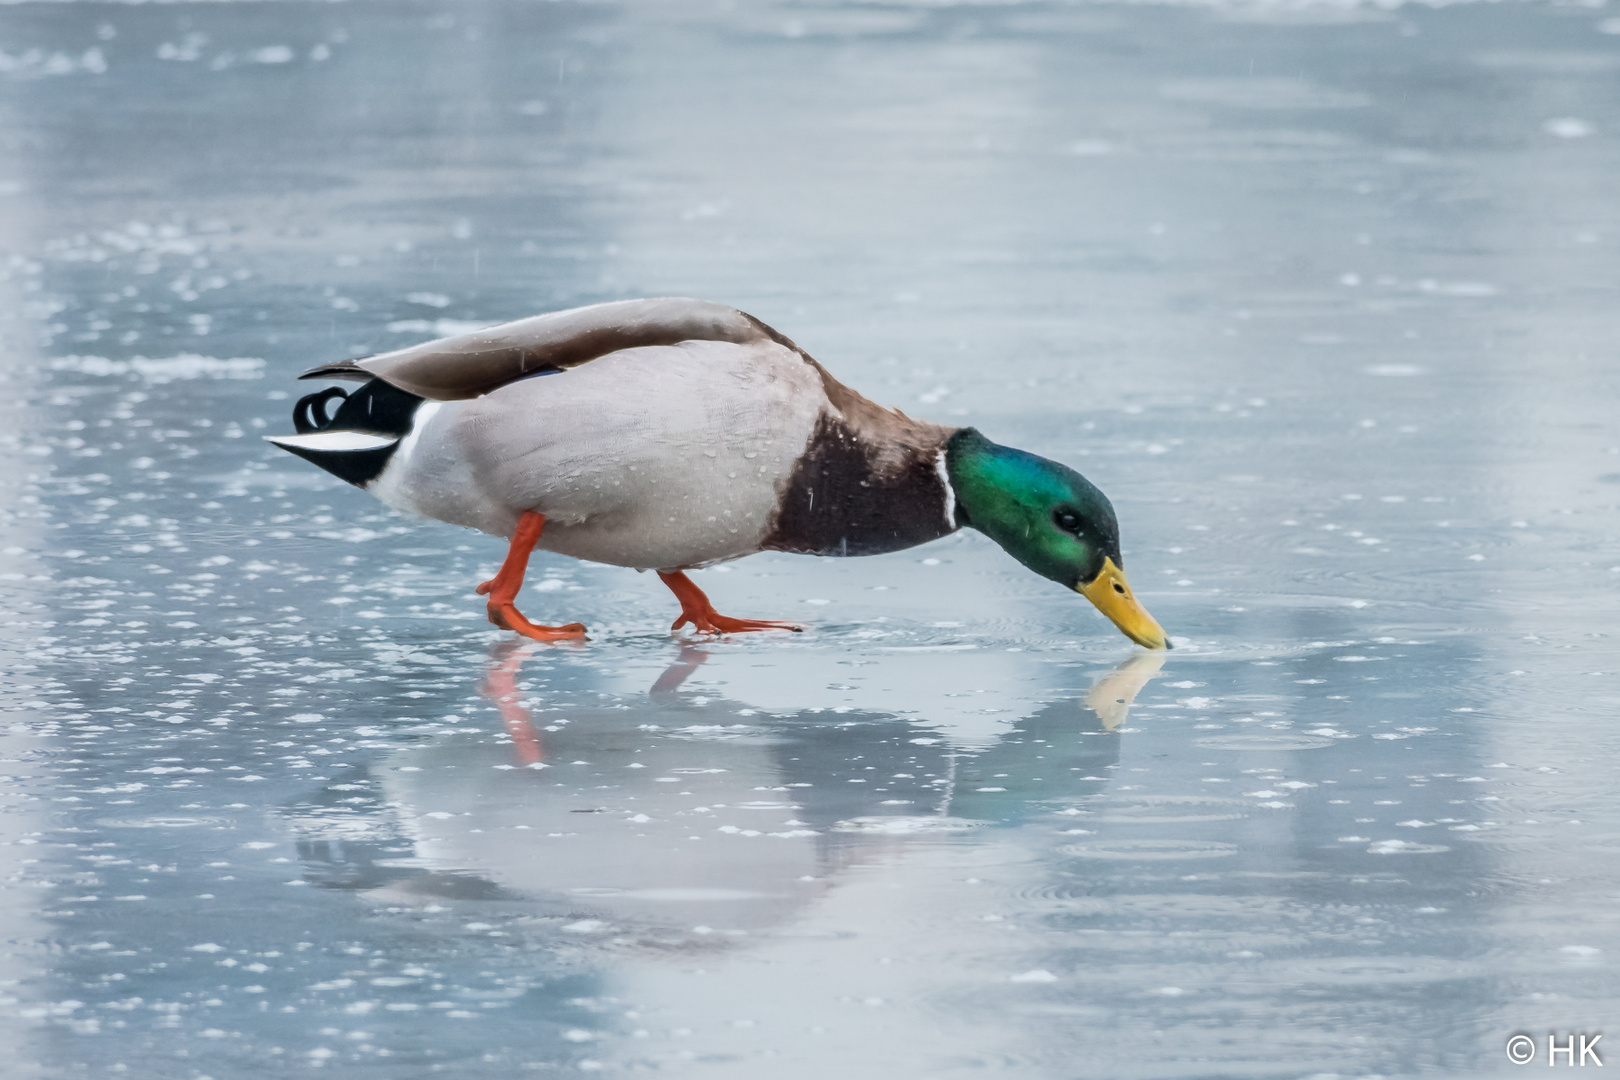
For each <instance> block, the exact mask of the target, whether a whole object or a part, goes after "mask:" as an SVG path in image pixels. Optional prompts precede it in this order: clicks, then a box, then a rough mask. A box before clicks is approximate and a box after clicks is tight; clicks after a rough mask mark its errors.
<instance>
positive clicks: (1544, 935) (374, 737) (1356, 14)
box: [0, 0, 1620, 1080]
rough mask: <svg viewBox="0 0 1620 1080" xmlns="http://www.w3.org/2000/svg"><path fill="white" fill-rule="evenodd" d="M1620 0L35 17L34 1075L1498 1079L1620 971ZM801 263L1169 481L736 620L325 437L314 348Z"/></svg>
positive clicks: (747, 575)
mask: <svg viewBox="0 0 1620 1080" xmlns="http://www.w3.org/2000/svg"><path fill="white" fill-rule="evenodd" d="M1617 27H1620V24H1617V23H1616V20H1615V19H1614V18H1613V17H1612V16H1609V15H1607V14H1605V13H1604V12H1603V11H1602V10H1600V9H1598V8H1593V7H1585V6H1581V5H1564V6H1551V5H1546V6H1542V5H1508V4H1489V5H1486V4H1459V5H1446V4H1438V3H1436V4H1426V3H1424V4H1401V3H1397V2H1394V0H1390V2H1375V3H1359V2H1355V0H1344V2H1342V3H1340V2H1334V0H1326V2H1310V0H1298V2H1295V0H1277V2H1261V0H1254V2H1249V0H1242V2H1239V0H1211V2H1209V3H1188V4H1149V3H1144V4H1127V3H1121V4H1091V5H1085V4H1063V5H1059V4H1030V3H1026V4H932V3H929V4H890V5H887V6H885V7H882V8H881V9H880V8H878V7H874V6H871V5H864V4H840V3H836V2H833V3H826V4H820V5H809V4H793V5H772V4H766V5H763V6H760V5H752V6H750V5H743V6H740V7H738V8H736V9H734V10H733V9H729V8H723V7H716V6H714V5H706V6H687V5H684V4H680V3H676V4H662V5H657V6H656V7H654V6H648V5H642V4H639V3H629V4H622V5H596V4H570V3H555V4H544V5H539V4H529V3H520V2H515V0H514V2H510V3H508V2H495V3H490V4H481V5H460V6H455V5H451V6H447V7H444V8H443V10H437V9H436V10H433V11H429V10H427V9H426V8H422V7H420V6H416V5H409V4H365V5H359V4H304V3H285V4H248V3H241V4H232V3H223V4H173V5H171V4H130V5H125V4H86V3H62V4H43V3H42V4H0V145H3V146H4V147H5V153H4V164H3V165H0V195H3V198H0V380H4V384H3V387H0V390H3V393H0V610H3V611H4V612H5V614H4V615H3V616H0V670H3V672H4V677H3V678H0V710H3V712H0V939H3V940H4V942H5V945H4V947H3V948H0V1031H3V1034H4V1036H5V1038H6V1040H7V1051H8V1054H9V1057H8V1060H7V1061H6V1064H5V1066H4V1068H3V1069H0V1072H4V1073H5V1077H6V1080H11V1078H12V1077H13V1076H15V1077H18V1078H27V1077H49V1078H55V1077H66V1076H80V1075H83V1076H104V1075H107V1076H130V1077H141V1078H146V1077H160V1076H161V1077H168V1076H175V1077H183V1078H185V1080H197V1078H200V1077H212V1078H213V1080H227V1078H229V1080H235V1078H236V1077H246V1076H268V1077H282V1076H287V1077H291V1076H304V1075H308V1074H309V1073H310V1072H311V1070H313V1069H316V1068H318V1069H320V1070H321V1075H324V1076H333V1077H351V1076H352V1077H360V1076H386V1077H389V1078H390V1080H392V1078H394V1077H401V1078H414V1077H425V1076H430V1075H439V1074H441V1073H443V1074H445V1075H455V1076H458V1077H469V1078H472V1080H510V1078H511V1077H514V1076H521V1075H528V1074H529V1073H531V1072H533V1073H542V1072H549V1071H556V1070H565V1071H570V1072H572V1071H584V1072H603V1073H607V1074H619V1073H630V1072H637V1071H651V1070H660V1071H665V1072H669V1073H672V1074H679V1075H687V1076H694V1077H703V1078H705V1080H707V1078H709V1077H716V1078H718V1077H729V1076H736V1077H740V1078H747V1080H755V1078H757V1077H760V1076H771V1077H785V1078H790V1080H791V1078H797V1077H806V1078H810V1077H814V1078H817V1080H819V1078H822V1077H825V1076H828V1075H839V1074H843V1075H848V1076H851V1077H867V1076H881V1077H885V1078H890V1077H892V1078H896V1080H908V1078H916V1080H923V1078H933V1077H939V1078H944V1077H956V1076H967V1075H976V1076H977V1075H984V1074H986V1073H987V1072H996V1073H1000V1074H1004V1075H1012V1076H1019V1077H1073V1076H1088V1077H1090V1076H1095V1077H1107V1078H1110V1080H1112V1078H1122V1077H1133V1076H1143V1077H1161V1078H1177V1077H1185V1078H1197V1077H1211V1078H1213V1077H1271V1076H1276V1077H1294V1076H1313V1075H1314V1076H1330V1075H1336V1076H1344V1077H1349V1076H1373V1075H1378V1076H1389V1077H1395V1076H1403V1077H1404V1076H1419V1075H1421V1076H1457V1077H1470V1078H1472V1077H1477V1076H1485V1075H1494V1074H1496V1073H1498V1072H1499V1071H1500V1070H1501V1068H1502V1066H1501V1061H1502V1049H1503V1046H1504V1044H1505V1042H1506V1039H1507V1038H1508V1037H1509V1036H1510V1035H1511V1034H1513V1033H1515V1032H1520V1031H1534V1032H1538V1033H1539V1032H1541V1031H1544V1030H1545V1031H1553V1032H1558V1033H1561V1034H1562V1033H1568V1032H1571V1031H1577V1030H1578V1031H1588V1032H1591V1031H1599V1030H1602V1027H1603V1025H1604V1024H1605V1023H1606V1022H1608V1021H1609V1020H1610V1019H1612V1017H1613V1016H1614V1015H1616V1012H1617V1006H1620V984H1617V981H1616V975H1615V971H1614V964H1613V957H1615V956H1616V955H1617V953H1620V941H1617V940H1616V930H1615V922H1614V919H1613V917H1612V912H1613V902H1614V901H1613V898H1614V895H1615V894H1616V891H1617V889H1620V880H1617V871H1616V869H1615V868H1616V866H1617V865H1620V813H1617V810H1620V806H1617V803H1620V793H1617V789H1616V785H1615V783H1614V767H1613V764H1612V763H1613V762H1614V761H1615V760H1616V758H1617V750H1620V746H1617V742H1616V740H1617V736H1616V733H1615V730H1614V725H1613V723H1612V720H1613V716H1614V713H1615V710H1616V707H1617V706H1620V660H1617V658H1616V654H1615V648H1614V644H1613V641H1614V639H1613V634H1614V628H1615V626H1616V625H1617V621H1620V620H1617V618H1616V616H1617V614H1620V612H1617V607H1620V602H1617V600H1620V593H1617V592H1616V590H1617V588H1620V566H1617V565H1616V563H1617V562H1620V559H1617V557H1616V556H1615V554H1614V537H1615V536H1616V535H1617V534H1620V521H1617V513H1620V499H1617V497H1616V496H1617V493H1620V435H1617V434H1616V429H1615V425H1614V417H1615V416H1616V415H1617V408H1616V406H1617V402H1616V396H1617V393H1620V380H1617V378H1616V367H1615V356H1614V339H1615V334H1614V312H1615V310H1616V302H1615V301H1616V298H1615V296H1614V285H1613V283H1614V282H1615V281H1616V280H1620V265H1617V260H1616V255H1615V242H1616V240H1617V238H1620V221H1617V220H1616V209H1615V201H1614V198H1613V187H1614V183H1613V178H1614V177H1615V176H1616V175H1620V167H1617V166H1620V161H1616V155H1617V143H1616V142H1615V129H1614V124H1613V119H1612V118H1613V117H1614V116H1615V115H1617V113H1620V110H1617V108H1616V106H1617V104H1620V102H1617V101H1616V83H1615V81H1614V78H1613V74H1614V72H1615V71H1616V70H1617V69H1620V51H1617V50H1620V29H1617ZM638 295H694V296H702V297H708V298H712V299H715V300H720V301H725V302H728V303H733V304H736V305H738V306H740V307H743V308H745V309H747V310H749V311H752V312H754V313H755V314H757V315H759V316H760V317H761V318H764V319H766V320H767V321H768V322H770V323H772V324H773V325H775V326H777V327H778V328H779V329H781V330H782V331H783V332H784V333H787V334H789V335H791V336H792V337H793V338H794V339H795V340H796V341H798V342H799V343H800V344H802V345H804V346H805V347H806V348H807V349H809V350H810V351H811V352H812V353H814V354H815V355H816V356H818V357H819V358H820V359H821V360H822V361H824V362H825V363H826V364H827V365H828V366H829V367H830V368H831V369H832V370H833V371H834V372H835V373H836V374H837V375H839V376H840V377H841V378H843V379H845V380H847V381H848V382H850V383H851V384H852V385H854V386H856V387H858V388H860V389H862V390H864V391H866V392H867V393H869V394H870V395H872V396H873V397H875V398H877V399H878V400H881V401H885V402H889V403H893V404H896V405H899V406H900V407H903V408H905V409H907V410H908V411H913V412H915V413H917V414H919V415H924V416H929V417H931V418H935V419H938V420H942V421H946V422H950V423H956V424H972V425H975V426H978V427H979V428H981V429H982V430H983V431H984V432H985V433H986V434H988V435H990V436H991V437H993V438H996V439H998V440H1000V441H1003V442H1007V443H1011V444H1014V445H1018V446H1022V447H1026V448H1028V449H1031V450H1034V451H1037V452H1040V453H1044V454H1047V455H1049V456H1052V457H1056V458H1060V459H1062V460H1065V461H1067V462H1069V463H1071V464H1073V465H1074V466H1076V467H1077V468H1079V469H1081V470H1082V471H1084V472H1085V473H1086V474H1087V475H1088V476H1089V477H1091V479H1093V480H1094V481H1096V482H1097V483H1098V484H1099V486H1101V487H1102V488H1103V489H1104V490H1105V491H1106V492H1108V494H1109V495H1110V497H1111V498H1112V500H1113V502H1114V504H1115V506H1116V507H1117V509H1118V511H1119V515H1120V519H1121V522H1122V529H1123V534H1124V544H1125V552H1124V555H1125V560H1126V563H1127V565H1128V567H1129V569H1130V573H1131V578H1132V582H1133V584H1134V587H1135V589H1136V591H1137V592H1138V594H1139V595H1141V596H1142V597H1143V598H1144V601H1145V603H1146V604H1147V606H1148V607H1149V608H1150V609H1151V610H1152V611H1153V613H1154V615H1155V616H1156V617H1157V618H1158V619H1159V620H1160V621H1161V622H1162V623H1163V624H1164V626H1165V627H1166V629H1167V630H1169V631H1170V633H1171V634H1172V635H1173V637H1174V639H1175V641H1176V645H1177V648H1176V649H1175V650H1174V651H1173V652H1170V653H1168V654H1146V653H1143V652H1141V651H1139V650H1134V649H1133V648H1132V647H1131V646H1130V645H1129V643H1128V642H1126V641H1125V640H1124V639H1123V638H1121V637H1120V636H1119V635H1118V634H1117V633H1116V632H1115V631H1114V630H1113V629H1112V627H1110V626H1109V625H1108V624H1107V623H1105V622H1104V621H1102V619H1101V618H1100V616H1098V615H1096V613H1095V612H1093V611H1092V610H1091V609H1090V608H1089V606H1088V605H1086V604H1085V603H1084V601H1083V600H1081V599H1079V598H1077V597H1075V596H1074V595H1072V594H1071V593H1068V592H1066V591H1065V590H1063V589H1060V588H1058V587H1056V586H1054V585H1052V584H1051V583H1049V582H1046V581H1044V580H1042V579H1039V578H1036V577H1034V576H1033V575H1030V574H1028V573H1027V572H1025V571H1024V570H1022V569H1021V568H1020V567H1018V566H1017V565H1016V564H1014V563H1013V562H1011V560H1009V559H1008V558H1007V557H1006V556H1005V555H1004V554H1002V553H1001V552H1000V551H999V550H998V549H996V548H995V547H994V545H992V544H990V543H989V542H988V541H986V540H985V539H984V538H982V537H980V536H977V535H975V534H972V533H962V534H958V535H955V536H952V537H949V538H947V539H945V540H942V541H939V542H937V543H935V544H934V545H931V546H930V547H928V548H926V549H919V550H915V551H909V552H901V553H898V554H895V555H892V556H885V557H880V558H873V559H852V560H817V559H803V558H794V557H788V556H761V557H756V558H754V559H750V560H747V561H744V562H740V563H737V564H734V565H732V566H729V567H720V568H715V569H714V570H710V571H705V572H703V573H702V574H701V575H700V576H699V580H700V581H701V583H702V585H703V587H704V588H705V589H706V590H708V591H709V592H710V594H711V595H712V596H713V597H714V599H715V601H716V603H717V606H719V607H720V609H721V610H723V611H726V612H728V613H731V614H736V615H742V616H755V617H763V618H770V617H778V618H780V617H795V618H800V619H803V620H805V621H807V622H809V623H811V624H812V625H811V629H810V630H809V631H808V632H807V633H805V634H802V635H754V636H747V637H739V638H738V639H736V640H725V641H712V642H710V641H698V640H695V639H687V638H682V639H677V638H675V637H673V636H672V635H671V634H670V633H669V632H668V629H667V628H668V626H669V622H670V620H671V619H672V618H673V616H674V610H673V603H672V601H671V599H670V597H669V595H668V593H667V591H666V590H664V589H663V587H662V586H661V585H660V584H659V583H658V582H657V581H656V580H655V579H653V577H652V576H651V575H639V576H638V575H635V574H632V573H630V572H628V571H622V570H615V569H611V568H605V567H595V566H589V565H582V564H575V563H570V562H567V561H566V560H562V559H559V558H554V557H552V556H544V555H543V556H541V557H538V558H537V559H536V560H535V562H534V566H533V571H532V574H531V577H530V585H529V587H528V589H526V591H525V592H524V594H523V597H524V600H523V604H524V608H525V610H526V611H527V612H528V614H529V615H531V616H532V617H535V618H536V619H544V620H547V621H567V620H570V619H579V620H580V621H582V622H584V623H586V624H587V625H588V626H589V627H590V628H591V640H590V641H589V642H587V643H584V644H579V645H564V646H557V647H542V646H538V645H534V644H519V643H516V642H513V641H511V640H510V635H507V634H503V633H501V632H498V631H496V630H494V629H493V628H491V627H490V626H489V625H488V623H487V622H485V620H484V614H483V604H482V601H481V600H480V599H479V598H478V597H476V596H474V595H473V594H472V586H473V585H474V584H475V583H476V582H478V581H481V580H483V579H485V578H487V577H489V576H490V574H491V573H492V572H493V570H494V569H495V567H496V566H497V565H498V563H499V561H500V558H501V556H502V554H503V550H504V548H503V545H501V544H500V543H499V542H497V541H494V540H491V539H489V538H485V537H480V536H476V535H473V534H470V533H465V532H461V531H458V530H454V529H451V528H449V527H447V526H443V525H438V524H435V523H432V522H420V521H410V520H405V519H403V518H399V517H396V516H394V515H392V514H390V513H389V512H387V511H386V510H385V509H384V508H383V507H382V506H381V505H380V504H377V503H376V502H374V501H372V500H370V499H369V498H368V497H367V496H366V495H364V494H363V493H362V492H358V491H355V490H354V489H352V488H350V487H349V486H348V485H346V484H343V483H342V482H340V481H338V480H336V479H335V478H333V477H330V476H328V475H326V474H325V473H323V472H321V471H319V470H317V469H315V468H313V467H312V466H307V465H305V464H304V463H301V462H298V461H296V460H293V459H292V458H291V457H290V456H289V455H287V454H285V453H284V452H283V451H280V450H277V449H275V448H273V447H269V446H266V445H265V443H264V442H263V440H262V438H260V437H261V436H265V435H281V434H285V433H286V432H288V431H290V430H292V429H291V426H290V413H291V411H292V406H293V403H294V402H295V401H296V399H297V398H298V396H300V394H302V393H306V392H308V384H301V383H299V382H297V381H296V379H295V377H296V375H297V374H298V373H299V372H301V371H303V370H305V369H307V368H308V367H310V366H311V365H313V364H315V363H318V362H324V361H331V360H336V359H341V358H343V357H347V356H359V355H364V354H368V353H375V352H380V351H386V350H388V349H393V348H398V347H400V346H401V345H402V344H408V343H409V342H410V341H411V340H414V339H419V338H425V337H428V336H432V335H436V334H442V333H450V332H455V331H458V330H460V329H463V328H468V327H475V326H482V325H488V324H492V323H497V322H500V321H503V320H507V319H511V318H515V317H519V316H523V315H527V314H532V313H535V312H538V311H542V310H547V309H556V308H562V307H568V306H573V305H577V304H584V303H590V302H594V301H599V300H608V299H616V298H621V297H626V296H638Z"/></svg>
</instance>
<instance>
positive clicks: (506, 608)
mask: <svg viewBox="0 0 1620 1080" xmlns="http://www.w3.org/2000/svg"><path fill="white" fill-rule="evenodd" d="M489 621H490V622H492V623H494V624H495V625H496V626H498V627H500V628H501V629H502V630H511V631H512V632H513V633H517V634H522V635H523V636H524V637H526V638H533V639H534V640H536V641H567V640H569V639H571V638H583V637H584V636H585V624H584V623H577V622H571V623H566V624H564V625H562V626H540V625H538V624H536V623H532V622H530V621H529V620H528V619H526V618H524V616H523V612H521V611H519V610H518V609H517V605H516V604H514V603H512V602H511V601H510V600H508V601H506V602H505V603H496V602H494V601H490V604H489Z"/></svg>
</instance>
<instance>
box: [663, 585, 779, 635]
mask: <svg viewBox="0 0 1620 1080" xmlns="http://www.w3.org/2000/svg"><path fill="white" fill-rule="evenodd" d="M658 576H659V578H660V579H661V580H662V581H663V582H664V584H665V585H668V586H669V591H670V592H672V593H674V594H675V599H677V600H679V601H680V602H681V617H680V618H678V619H676V620H675V622H674V623H673V624H672V625H671V626H670V629H671V630H679V629H680V628H681V627H683V626H685V625H686V624H687V623H691V624H692V629H694V630H696V631H697V632H698V633H700V634H736V633H740V632H741V631H744V630H793V631H795V632H797V631H799V630H803V629H804V627H802V626H800V625H799V624H798V623H790V622H768V621H766V620H763V619H732V618H727V617H726V616H724V615H722V614H720V613H719V612H718V611H716V610H714V605H713V604H711V603H709V598H708V597H707V596H704V595H703V590H702V589H700V588H698V587H697V586H696V585H694V584H692V579H691V578H689V577H687V576H686V575H685V574H683V573H681V572H680V571H679V570H669V571H665V570H660V571H658Z"/></svg>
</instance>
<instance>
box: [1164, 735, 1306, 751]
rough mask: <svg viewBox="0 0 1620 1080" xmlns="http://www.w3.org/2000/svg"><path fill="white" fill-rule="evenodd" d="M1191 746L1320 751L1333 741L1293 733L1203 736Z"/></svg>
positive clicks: (1208, 748) (1216, 748) (1220, 748)
mask: <svg viewBox="0 0 1620 1080" xmlns="http://www.w3.org/2000/svg"><path fill="white" fill-rule="evenodd" d="M1193 745H1194V746H1198V747H1202V748H1203V749H1205V750H1320V749H1321V748H1322V747H1324V746H1331V745H1333V739H1332V738H1331V737H1329V736H1323V735H1299V734H1295V733H1293V732H1287V731H1282V732H1276V733H1274V734H1254V735H1205V736H1204V737H1203V738H1201V739H1194V740H1193Z"/></svg>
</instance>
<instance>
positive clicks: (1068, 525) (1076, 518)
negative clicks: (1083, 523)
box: [1052, 510, 1080, 533]
mask: <svg viewBox="0 0 1620 1080" xmlns="http://www.w3.org/2000/svg"><path fill="white" fill-rule="evenodd" d="M1052 524H1054V525H1056V526H1057V527H1058V528H1060V529H1062V530H1063V531H1064V532H1066V533H1078V532H1079V531H1080V515H1079V514H1076V513H1075V512H1074V511H1073V510H1054V511H1052Z"/></svg>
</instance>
